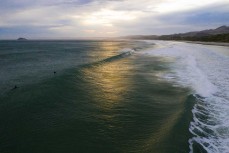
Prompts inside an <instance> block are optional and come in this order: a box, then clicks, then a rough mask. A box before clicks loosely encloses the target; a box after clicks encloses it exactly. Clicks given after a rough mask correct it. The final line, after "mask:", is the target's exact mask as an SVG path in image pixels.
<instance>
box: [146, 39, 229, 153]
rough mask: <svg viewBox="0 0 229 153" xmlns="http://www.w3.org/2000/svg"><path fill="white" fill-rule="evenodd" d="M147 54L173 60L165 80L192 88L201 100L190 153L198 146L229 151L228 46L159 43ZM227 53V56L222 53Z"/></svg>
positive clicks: (218, 152)
mask: <svg viewBox="0 0 229 153" xmlns="http://www.w3.org/2000/svg"><path fill="white" fill-rule="evenodd" d="M155 43H156V45H157V46H158V47H157V48H155V49H152V50H148V51H146V52H144V54H147V55H152V56H159V57H164V58H169V59H172V62H171V63H172V64H171V65H170V67H171V70H172V72H170V73H167V74H165V75H164V76H163V78H164V79H167V80H168V81H171V82H173V83H175V84H178V85H180V86H185V87H190V88H191V89H192V90H193V95H195V97H196V99H197V103H196V104H195V106H194V108H193V110H192V113H193V121H192V122H191V123H190V128H189V130H190V132H191V133H192V134H193V135H194V136H193V138H191V139H190V140H189V144H190V152H193V144H194V143H198V144H199V145H201V146H202V147H203V148H204V149H205V150H206V151H207V152H209V153H211V152H212V153H228V152H229V122H228V116H229V111H228V110H229V106H228V104H229V75H228V74H229V67H228V65H229V53H228V54H227V53H225V48H226V47H217V46H204V45H199V44H187V43H181V42H165V41H155ZM221 50H224V54H222V51H221Z"/></svg>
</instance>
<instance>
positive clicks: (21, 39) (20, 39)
mask: <svg viewBox="0 0 229 153" xmlns="http://www.w3.org/2000/svg"><path fill="white" fill-rule="evenodd" d="M17 40H18V41H26V40H28V39H26V38H18V39H17Z"/></svg>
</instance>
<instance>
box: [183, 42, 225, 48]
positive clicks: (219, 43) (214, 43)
mask: <svg viewBox="0 0 229 153" xmlns="http://www.w3.org/2000/svg"><path fill="white" fill-rule="evenodd" d="M184 42H186V43H193V44H202V45H216V46H228V47H229V43H224V42H203V41H184Z"/></svg>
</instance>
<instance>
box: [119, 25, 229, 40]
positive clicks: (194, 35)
mask: <svg viewBox="0 0 229 153" xmlns="http://www.w3.org/2000/svg"><path fill="white" fill-rule="evenodd" d="M123 38H127V39H149V40H152V39H155V40H158V39H159V40H191V41H217V42H229V26H225V25H224V26H221V27H218V28H216V29H208V30H202V31H193V32H187V33H179V34H171V35H161V36H158V35H132V36H125V37H123Z"/></svg>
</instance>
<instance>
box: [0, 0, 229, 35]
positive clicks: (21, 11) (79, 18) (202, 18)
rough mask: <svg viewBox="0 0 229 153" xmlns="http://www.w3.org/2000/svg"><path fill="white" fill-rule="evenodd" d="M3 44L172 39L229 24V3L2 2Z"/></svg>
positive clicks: (173, 0) (180, 0)
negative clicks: (148, 36) (43, 40)
mask: <svg viewBox="0 0 229 153" xmlns="http://www.w3.org/2000/svg"><path fill="white" fill-rule="evenodd" d="M0 4H1V5H0V39H14V38H17V37H27V38H32V39H36V38H51V39H54V38H77V37H113V36H121V35H138V34H157V35H160V34H172V33H180V32H187V31H193V30H202V29H209V28H217V27H218V26H222V25H229V0H191V1H188V0H33V1H31V0H0Z"/></svg>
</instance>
